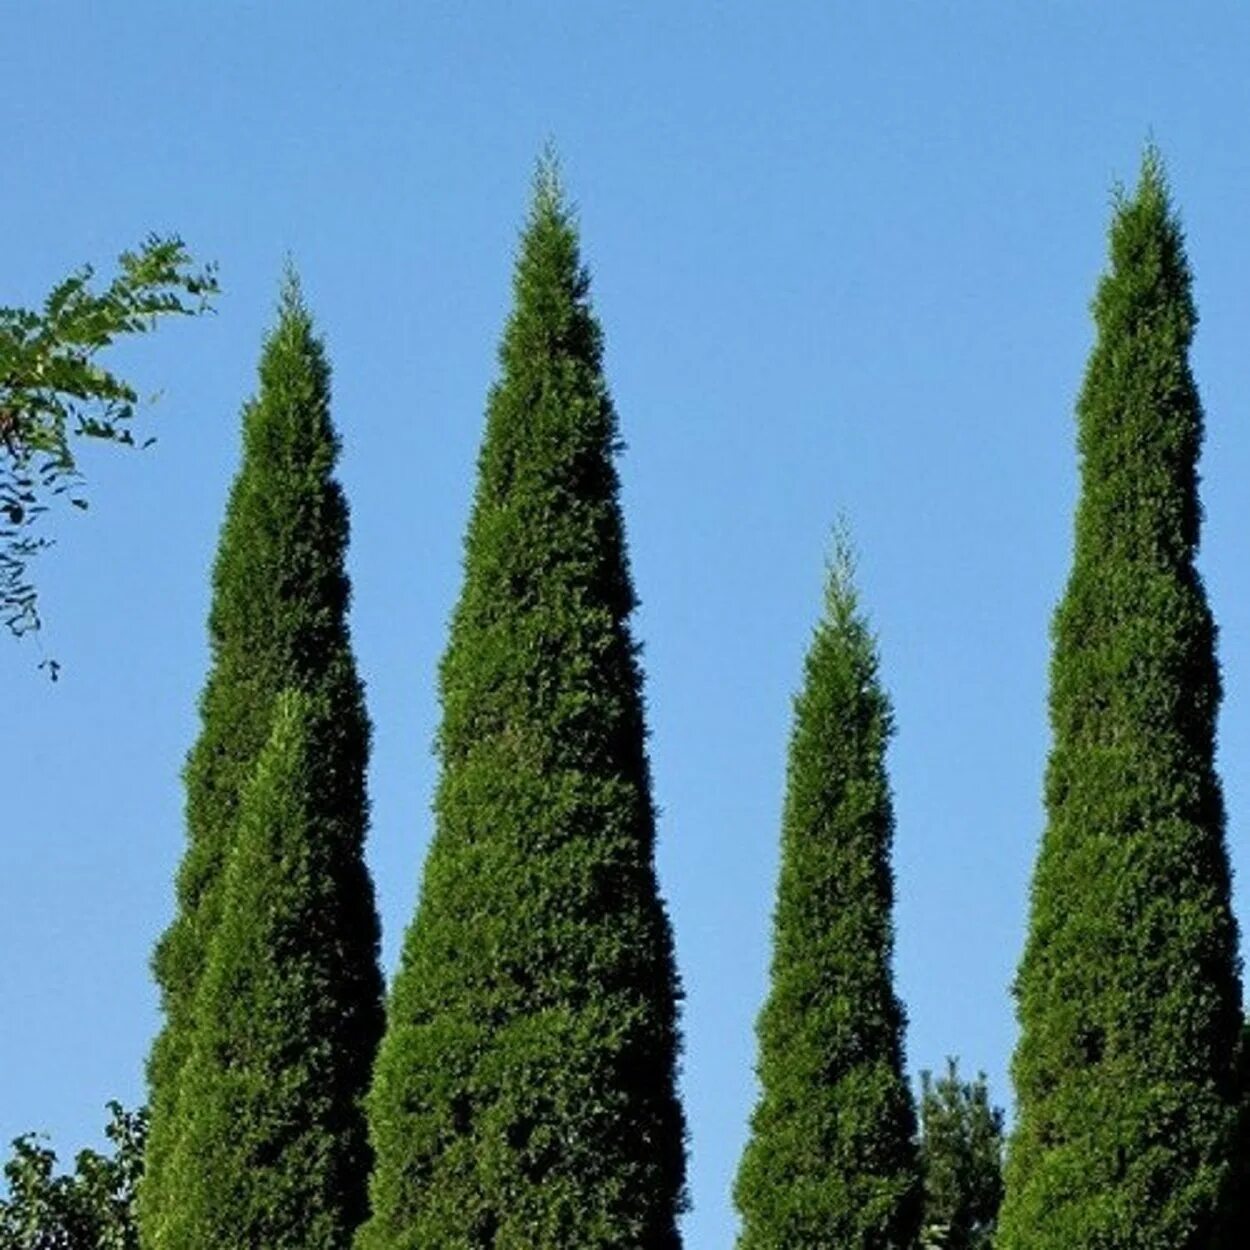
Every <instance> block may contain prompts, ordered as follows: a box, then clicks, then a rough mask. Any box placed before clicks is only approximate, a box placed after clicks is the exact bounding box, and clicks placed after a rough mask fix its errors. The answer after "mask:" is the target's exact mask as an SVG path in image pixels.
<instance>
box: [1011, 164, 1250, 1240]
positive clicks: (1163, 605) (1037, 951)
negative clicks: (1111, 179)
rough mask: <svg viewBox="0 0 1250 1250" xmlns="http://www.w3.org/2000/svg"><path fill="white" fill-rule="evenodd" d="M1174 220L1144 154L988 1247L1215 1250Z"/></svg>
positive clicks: (1204, 790)
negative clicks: (1014, 1112)
mask: <svg viewBox="0 0 1250 1250" xmlns="http://www.w3.org/2000/svg"><path fill="white" fill-rule="evenodd" d="M1190 288H1191V278H1190V271H1189V265H1188V261H1187V259H1186V255H1185V248H1184V238H1183V235H1182V232H1181V227H1180V224H1179V222H1178V220H1177V217H1176V215H1175V213H1174V212H1173V210H1172V207H1171V203H1170V198H1169V192H1168V188H1167V185H1166V181H1165V178H1164V174H1163V169H1162V166H1161V163H1160V160H1159V158H1158V156H1157V154H1156V153H1155V152H1154V151H1153V150H1151V151H1149V152H1148V153H1147V155H1146V158H1145V161H1144V163H1143V167H1142V172H1141V179H1140V182H1139V183H1138V186H1137V189H1136V192H1135V193H1134V194H1133V195H1132V196H1131V197H1127V198H1126V197H1121V199H1120V200H1119V202H1118V204H1117V205H1116V209H1115V214H1114V219H1113V222H1112V226H1111V265H1110V270H1109V272H1108V273H1107V274H1106V276H1105V277H1104V278H1103V279H1102V282H1101V284H1100V285H1099V288H1098V294H1097V297H1096V299H1095V301H1094V308H1093V311H1094V320H1095V323H1096V325H1097V331H1098V334H1097V342H1096V345H1095V347H1094V350H1093V355H1092V356H1091V358H1090V362H1089V366H1088V370H1087V372H1086V375H1085V383H1084V388H1083V390H1082V393H1081V396H1080V399H1079V401H1078V404H1077V423H1078V443H1079V449H1080V457H1081V493H1080V501H1079V505H1078V508H1077V514H1076V541H1075V552H1074V559H1073V566H1072V572H1071V576H1070V578H1069V581H1068V585H1067V590H1066V592H1065V595H1064V597H1063V600H1062V601H1061V603H1060V605H1059V608H1058V611H1057V613H1056V616H1055V622H1054V658H1053V662H1052V667H1051V698H1050V714H1051V724H1052V728H1053V735H1054V737H1053V745H1052V748H1051V754H1050V762H1049V767H1048V771H1047V776H1046V811H1047V824H1046V830H1045V834H1044V836H1043V839H1042V844H1041V850H1040V854H1039V858H1038V862H1037V868H1036V873H1035V876H1034V879H1033V889H1032V915H1031V921H1030V930H1029V937H1028V941H1027V944H1026V948H1025V952H1024V957H1023V961H1022V963H1021V966H1020V971H1019V977H1018V980H1017V985H1016V995H1017V1006H1018V1013H1019V1018H1020V1025H1021V1036H1020V1041H1019V1044H1018V1047H1017V1050H1016V1054H1015V1059H1014V1064H1013V1076H1014V1079H1015V1084H1016V1096H1017V1103H1018V1116H1017V1120H1016V1127H1015V1131H1014V1134H1013V1137H1012V1141H1011V1145H1010V1149H1009V1156H1008V1165H1007V1174H1006V1199H1005V1202H1004V1206H1003V1211H1002V1217H1001V1222H1000V1226H999V1227H1000V1234H999V1245H1000V1246H1002V1247H1003V1248H1004V1250H1074V1247H1094V1246H1097V1247H1099V1248H1100V1250H1120V1248H1123V1250H1130V1248H1131V1250H1221V1248H1222V1247H1225V1246H1228V1247H1230V1250H1231V1247H1232V1246H1233V1245H1234V1244H1236V1245H1237V1246H1241V1245H1244V1244H1245V1243H1244V1240H1243V1238H1244V1230H1242V1233H1241V1235H1240V1236H1239V1237H1237V1238H1235V1239H1233V1240H1230V1239H1229V1238H1230V1237H1231V1232H1230V1231H1229V1230H1228V1229H1227V1228H1223V1229H1221V1227H1220V1220H1219V1217H1218V1212H1219V1211H1220V1209H1221V1207H1222V1205H1224V1191H1225V1189H1226V1187H1227V1183H1228V1177H1229V1174H1230V1164H1231V1152H1232V1141H1233V1133H1234V1129H1235V1120H1236V1104H1237V1091H1236V1072H1235V1063H1236V1052H1237V1038H1238V1033H1239V1030H1240V1028H1241V1010H1240V999H1241V991H1240V987H1239V985H1238V981H1237V929H1236V924H1235V921H1234V918H1233V915H1232V911H1231V908H1230V900H1229V865H1228V857H1227V852H1226V848H1225V842H1224V809H1223V801H1222V796H1221V789H1220V783H1219V780H1218V778H1217V776H1216V772H1215V764H1214V754H1215V731H1216V714H1217V710H1218V704H1219V698H1220V678H1219V671H1218V667H1217V664H1216V659H1215V628H1214V626H1213V623H1212V619H1211V613H1210V611H1209V609H1208V606H1207V600H1206V594H1205V591H1204V589H1203V585H1202V581H1201V579H1200V577H1199V575H1198V572H1197V570H1196V568H1195V564H1194V559H1195V554H1196V551H1197V547H1198V532H1199V522H1200V506H1199V501H1198V478H1197V472H1196V462H1197V458H1198V453H1199V447H1200V444H1201V441H1202V411H1201V407H1200V405H1199V401H1198V394H1197V389H1196V387H1195V384H1194V380H1193V376H1192V374H1191V372H1190V367H1189V359H1188V354H1189V346H1190V342H1191V339H1192V336H1193V330H1194V325H1195V321H1196V315H1195V309H1194V303H1193V299H1192V296H1191V291H1190Z"/></svg>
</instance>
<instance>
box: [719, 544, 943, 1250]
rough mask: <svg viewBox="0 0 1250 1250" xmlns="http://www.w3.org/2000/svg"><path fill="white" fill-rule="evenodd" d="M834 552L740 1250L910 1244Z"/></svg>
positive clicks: (880, 721)
mask: <svg viewBox="0 0 1250 1250" xmlns="http://www.w3.org/2000/svg"><path fill="white" fill-rule="evenodd" d="M877 667H878V661H877V655H876V646H875V643H874V640H873V638H872V635H871V633H870V632H869V629H868V626H867V624H866V622H865V620H864V617H863V616H862V614H861V612H860V610H859V606H858V603H857V599H856V592H855V588H854V584H853V569H852V562H851V558H850V555H849V553H848V551H847V548H846V544H845V542H842V543H840V544H839V549H838V552H837V555H836V558H835V560H834V562H833V565H832V567H831V569H830V576H829V583H828V589H827V593H826V603H825V613H824V616H823V618H822V619H821V621H820V624H819V625H818V626H817V628H816V632H815V636H814V638H813V639H812V644H811V648H810V650H809V651H808V654H807V661H806V667H805V674H804V683H803V689H802V691H801V692H800V693H799V695H798V697H797V698H796V700H795V716H794V731H793V735H792V737H791V739H790V758H789V775H788V782H787V791H786V801H785V812H784V816H783V820H782V834H781V876H780V881H779V884H778V889H777V908H776V913H775V915H774V921H773V959H772V987H771V990H770V993H769V996H768V1001H767V1003H766V1004H765V1006H764V1009H763V1011H762V1012H761V1014H760V1020H759V1027H758V1034H759V1063H758V1071H759V1078H760V1084H761V1087H762V1088H761V1095H760V1101H759V1104H758V1105H757V1107H756V1109H755V1113H754V1115H753V1117H752V1120H751V1135H750V1139H749V1141H748V1143H747V1147H746V1151H745V1153H744V1155H743V1159H742V1164H741V1168H740V1170H739V1173H738V1180H737V1185H736V1188H735V1191H734V1192H735V1199H736V1201H737V1205H738V1209H739V1211H740V1212H741V1214H742V1232H741V1236H740V1238H739V1243H738V1244H739V1246H740V1247H741V1250H794V1247H797V1246H803V1247H810V1248H811V1250H816V1248H817V1247H822V1248H823V1247H828V1248H829V1250H833V1248H835V1247H836V1248H837V1250H842V1248H844V1247H845V1248H847V1250H850V1248H851V1247H854V1248H855V1250H898V1248H906V1247H912V1246H914V1245H915V1244H916V1235H917V1232H918V1230H919V1222H920V1214H921V1206H920V1202H921V1187H920V1172H919V1164H918V1161H917V1155H916V1146H915V1142H914V1140H913V1138H914V1134H915V1112H914V1108H913V1105H912V1098H911V1093H910V1090H909V1088H908V1085H907V1081H906V1078H905V1077H904V1074H903V1030H904V1014H903V1009H902V1007H901V1005H900V1003H899V1001H898V998H897V997H896V995H895V992H894V982H893V972H892V967H891V963H892V957H893V949H894V922H893V916H892V908H893V896H894V877H893V870H892V868H891V862H890V859H891V844H892V841H893V835H894V816H893V808H892V802H891V797H890V788H889V780H888V778H887V775H886V765H885V753H886V745H887V742H888V740H889V737H890V734H891V732H892V715H891V711H890V705H889V700H888V699H887V697H886V694H885V692H884V691H883V690H882V688H881V684H880V680H879V676H878V671H877Z"/></svg>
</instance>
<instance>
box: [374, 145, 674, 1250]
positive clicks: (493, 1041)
mask: <svg viewBox="0 0 1250 1250" xmlns="http://www.w3.org/2000/svg"><path fill="white" fill-rule="evenodd" d="M514 291H515V300H516V303H515V307H514V310H513V312H512V316H511V318H510V320H509V322H508V325H507V329H506V330H505V333H504V336H503V342H502V346H501V349H500V360H501V366H502V377H501V379H500V381H499V382H498V384H497V385H496V386H495V387H494V389H493V391H492V393H491V397H490V402H489V407H488V415H487V426H486V435H485V442H484V445H483V447H482V451H481V456H480V460H479V480H478V485H477V493H476V498H475V501H474V506H473V512H472V517H471V519H470V522H469V529H468V536H467V539H466V545H465V575H464V585H463V589H462V592H461V596H460V600H459V603H458V605H457V607H456V610H455V614H454V618H453V621H452V625H451V637H450V642H449V646H448V649H447V652H446V655H445V657H444V660H443V664H442V669H441V675H440V677H441V693H442V702H443V720H442V726H441V729H440V731H439V735H438V744H437V749H438V754H439V758H440V761H441V780H440V783H439V787H438V793H437V798H436V803H435V813H436V829H435V834H434V840H433V843H432V846H431V848H430V852H429V857H428V859H427V862H426V867H425V874H424V879H423V882H422V887H421V896H420V900H419V905H418V909H417V912H416V916H415V919H414V921H413V923H412V926H411V927H410V929H409V931H408V934H407V937H406V941H405V945H404V949H403V954H402V958H401V963H400V968H399V971H398V974H397V977H396V980H395V983H394V987H393V990H392V994H391V999H390V1004H389V1008H388V1024H387V1033H386V1037H385V1039H384V1041H383V1044H382V1047H381V1051H380V1053H379V1059H378V1064H377V1068H376V1073H375V1078H374V1086H373V1090H372V1094H371V1106H370V1116H371V1119H370V1127H371V1134H372V1138H373V1144H374V1147H375V1151H376V1156H377V1164H376V1169H375V1172H374V1176H373V1182H372V1189H371V1197H372V1217H371V1220H370V1222H369V1223H368V1224H366V1225H365V1227H364V1229H363V1230H362V1233H361V1236H360V1237H359V1239H358V1245H359V1246H360V1247H363V1248H365V1250H401V1247H402V1248H405V1250H416V1248H417V1247H421V1248H424V1247H429V1246H446V1247H451V1246H456V1247H461V1248H463V1250H470V1248H472V1247H483V1248H485V1247H490V1248H491V1250H568V1248H569V1247H572V1246H576V1247H577V1248H578V1250H673V1248H675V1247H677V1246H678V1245H679V1238H678V1232H677V1217H678V1214H679V1212H680V1210H681V1208H682V1202H683V1194H684V1172H685V1152H684V1143H683V1117H682V1113H681V1109H680V1106H679V1103H678V1100H677V1095H676V1090H675V1073H676V1065H677V1056H678V1045H679V1038H678V1027H677V1001H678V996H679V991H678V983H677V977H676V973H675V970H674V959H673V949H672V941H671V936H670V930H669V923H668V919H667V917H666V914H665V910H664V908H663V906H662V904H661V901H660V898H659V894H658V889H657V882H656V875H655V869H654V863H653V843H654V837H655V830H654V826H655V814H654V810H653V806H652V800H651V788H650V779H649V774H648V763H647V757H646V753H645V746H644V727H643V698H642V693H641V678H640V672H639V666H638V661H637V647H636V645H635V643H634V641H633V639H632V637H631V634H630V628H629V617H630V614H631V612H632V610H633V608H634V591H633V587H632V585H631V581H630V575H629V570H628V566H627V560H626V549H625V537H624V531H623V525H622V517H621V509H620V504H619V501H618V493H619V487H618V480H617V474H616V469H615V466H614V461H613V455H614V452H615V451H616V449H617V446H618V435H617V421H616V416H615V414H614V411H613V407H612V404H611V401H610V399H609V396H608V392H607V388H606V385H605V382H604V378H603V373H602V364H601V357H602V345H601V334H600V329H599V326H598V324H597V322H596V320H595V318H594V316H593V314H592V312H591V308H590V303H589V280H588V277H587V274H586V271H585V270H584V269H583V267H582V263H581V260H580V259H579V249H578V239H577V232H576V229H575V224H574V221H573V218H572V215H571V212H570V210H569V208H568V207H567V206H566V204H565V202H564V199H563V197H562V193H561V190H560V187H559V183H558V179H557V176H556V173H555V171H554V169H553V167H552V165H551V164H550V162H546V163H544V165H543V166H542V167H541V168H540V172H539V176H538V179H537V183H536V191H535V197H534V202H533V207H532V210H531V213H530V218H529V222H528V225H527V227H526V229H525V232H524V235H523V238H522V241H521V246H520V255H519V259H518V263H517V267H516V276H515V283H514Z"/></svg>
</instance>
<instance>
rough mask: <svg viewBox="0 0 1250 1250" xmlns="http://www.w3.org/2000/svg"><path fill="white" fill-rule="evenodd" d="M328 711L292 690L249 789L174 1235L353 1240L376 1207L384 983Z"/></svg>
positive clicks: (186, 1241) (197, 1249)
mask: <svg viewBox="0 0 1250 1250" xmlns="http://www.w3.org/2000/svg"><path fill="white" fill-rule="evenodd" d="M327 715H333V709H331V708H330V707H329V706H327V705H326V704H325V702H324V700H322V701H321V706H320V707H318V706H317V704H316V702H315V701H314V699H313V698H311V697H309V696H308V695H305V694H302V693H298V692H285V693H284V694H283V695H281V696H279V700H278V702H277V704H276V706H275V711H274V726H273V732H272V734H271V736H270V739H269V742H268V744H267V745H266V747H265V749H264V750H263V751H262V752H261V756H260V759H259V762H258V763H257V766H256V772H255V775H254V776H253V778H252V779H251V781H250V783H249V785H248V787H247V788H246V789H245V791H244V795H243V798H242V804H241V809H240V815H239V823H238V829H237V831H236V834H235V839H234V847H233V850H232V851H231V853H230V858H229V862H228V864H227V866H226V869H225V875H224V878H223V882H222V902H221V919H220V921H219V923H218V925H217V928H216V930H215V932H214V933H213V936H212V939H211V940H210V942H209V948H208V955H207V960H206V963H205V968H204V973H203V976H202V977H201V980H200V986H199V991H198V993H197V995H196V1006H195V1012H196V1020H197V1027H196V1032H195V1036H194V1038H193V1040H192V1046H191V1054H190V1056H189V1057H188V1059H187V1063H186V1065H185V1066H184V1068H183V1071H182V1077H181V1093H180V1102H181V1106H182V1111H181V1119H182V1127H181V1133H180V1135H179V1138H178V1141H177V1143H176V1145H175V1147H174V1155H173V1160H172V1162H171V1173H172V1175H173V1176H174V1177H175V1178H176V1185H177V1189H176V1194H175V1198H176V1201H175V1202H174V1204H173V1207H172V1211H171V1218H170V1221H169V1223H168V1225H167V1226H166V1231H165V1233H164V1236H163V1242H162V1244H164V1245H166V1246H169V1247H171V1248H173V1247H179V1248H181V1250H203V1248H204V1247H208V1246H211V1247H213V1250H254V1248H255V1247H259V1246H264V1247H275V1248H276V1247H292V1248H293V1250H294V1248H298V1250H343V1247H345V1246H347V1245H349V1244H350V1241H351V1236H352V1233H353V1232H354V1231H355V1229H356V1226H357V1225H358V1224H359V1223H360V1221H361V1220H362V1219H363V1217H364V1214H365V1211H364V1199H365V1186H364V1181H365V1179H366V1177H367V1174H368V1168H369V1160H368V1146H367V1142H366V1136H365V1123H364V1115H363V1107H362V1096H363V1093H364V1083H365V1079H366V1077H367V1074H368V1073H367V1066H366V1062H365V1060H366V1059H367V1057H368V1055H369V1053H370V1049H371V1047H372V1045H373V1043H374V1041H375V1040H376V1039H375V1034H374V1027H375V1024H376V1016H377V993H376V991H377V983H376V974H375V972H374V966H373V964H372V962H371V961H370V960H368V959H363V958H362V954H364V953H366V952H362V951H361V949H360V940H359V936H358V934H357V933H356V932H355V926H356V925H357V924H358V923H359V920H360V912H361V905H360V903H361V897H362V894H365V893H366V892H367V885H368V882H367V877H366V874H365V868H364V865H363V863H362V860H361V855H360V850H361V848H360V843H359V839H358V838H355V837H353V836H352V833H353V831H352V830H351V829H345V828H344V827H343V824H342V822H341V821H337V820H336V819H335V817H334V815H333V813H332V809H330V808H328V806H327V804H326V803H325V801H324V799H325V796H324V794H323V793H321V791H322V787H323V785H324V783H325V781H326V777H325V775H324V774H323V773H322V771H321V769H320V760H319V758H318V757H317V755H316V744H317V742H318V740H319V739H322V740H324V736H325V728H326V727H325V726H323V725H319V724H318V720H319V719H320V718H322V717H325V716H327Z"/></svg>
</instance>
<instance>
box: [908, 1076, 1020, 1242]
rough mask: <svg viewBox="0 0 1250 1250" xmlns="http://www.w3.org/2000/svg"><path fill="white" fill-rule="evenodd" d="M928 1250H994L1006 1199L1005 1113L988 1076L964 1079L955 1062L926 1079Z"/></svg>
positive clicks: (923, 1147) (923, 1140) (923, 1138)
mask: <svg viewBox="0 0 1250 1250" xmlns="http://www.w3.org/2000/svg"><path fill="white" fill-rule="evenodd" d="M920 1167H921V1171H922V1173H923V1175H924V1222H923V1232H922V1235H921V1241H922V1244H923V1247H924V1250H990V1247H991V1246H992V1245H993V1243H994V1228H995V1226H996V1224H997V1222H998V1208H999V1206H1000V1204H1001V1203H1002V1199H1003V1113H1002V1111H1001V1110H999V1108H997V1107H995V1106H992V1105H991V1103H990V1094H989V1088H988V1086H987V1084H986V1081H985V1075H984V1073H981V1074H979V1075H978V1076H977V1078H976V1080H974V1081H964V1080H962V1079H961V1078H960V1075H959V1067H958V1065H957V1064H956V1062H955V1060H954V1059H948V1060H947V1061H946V1072H945V1073H944V1074H943V1075H942V1076H940V1077H938V1078H937V1079H936V1080H934V1078H933V1074H932V1073H931V1072H922V1073H921V1074H920Z"/></svg>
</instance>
